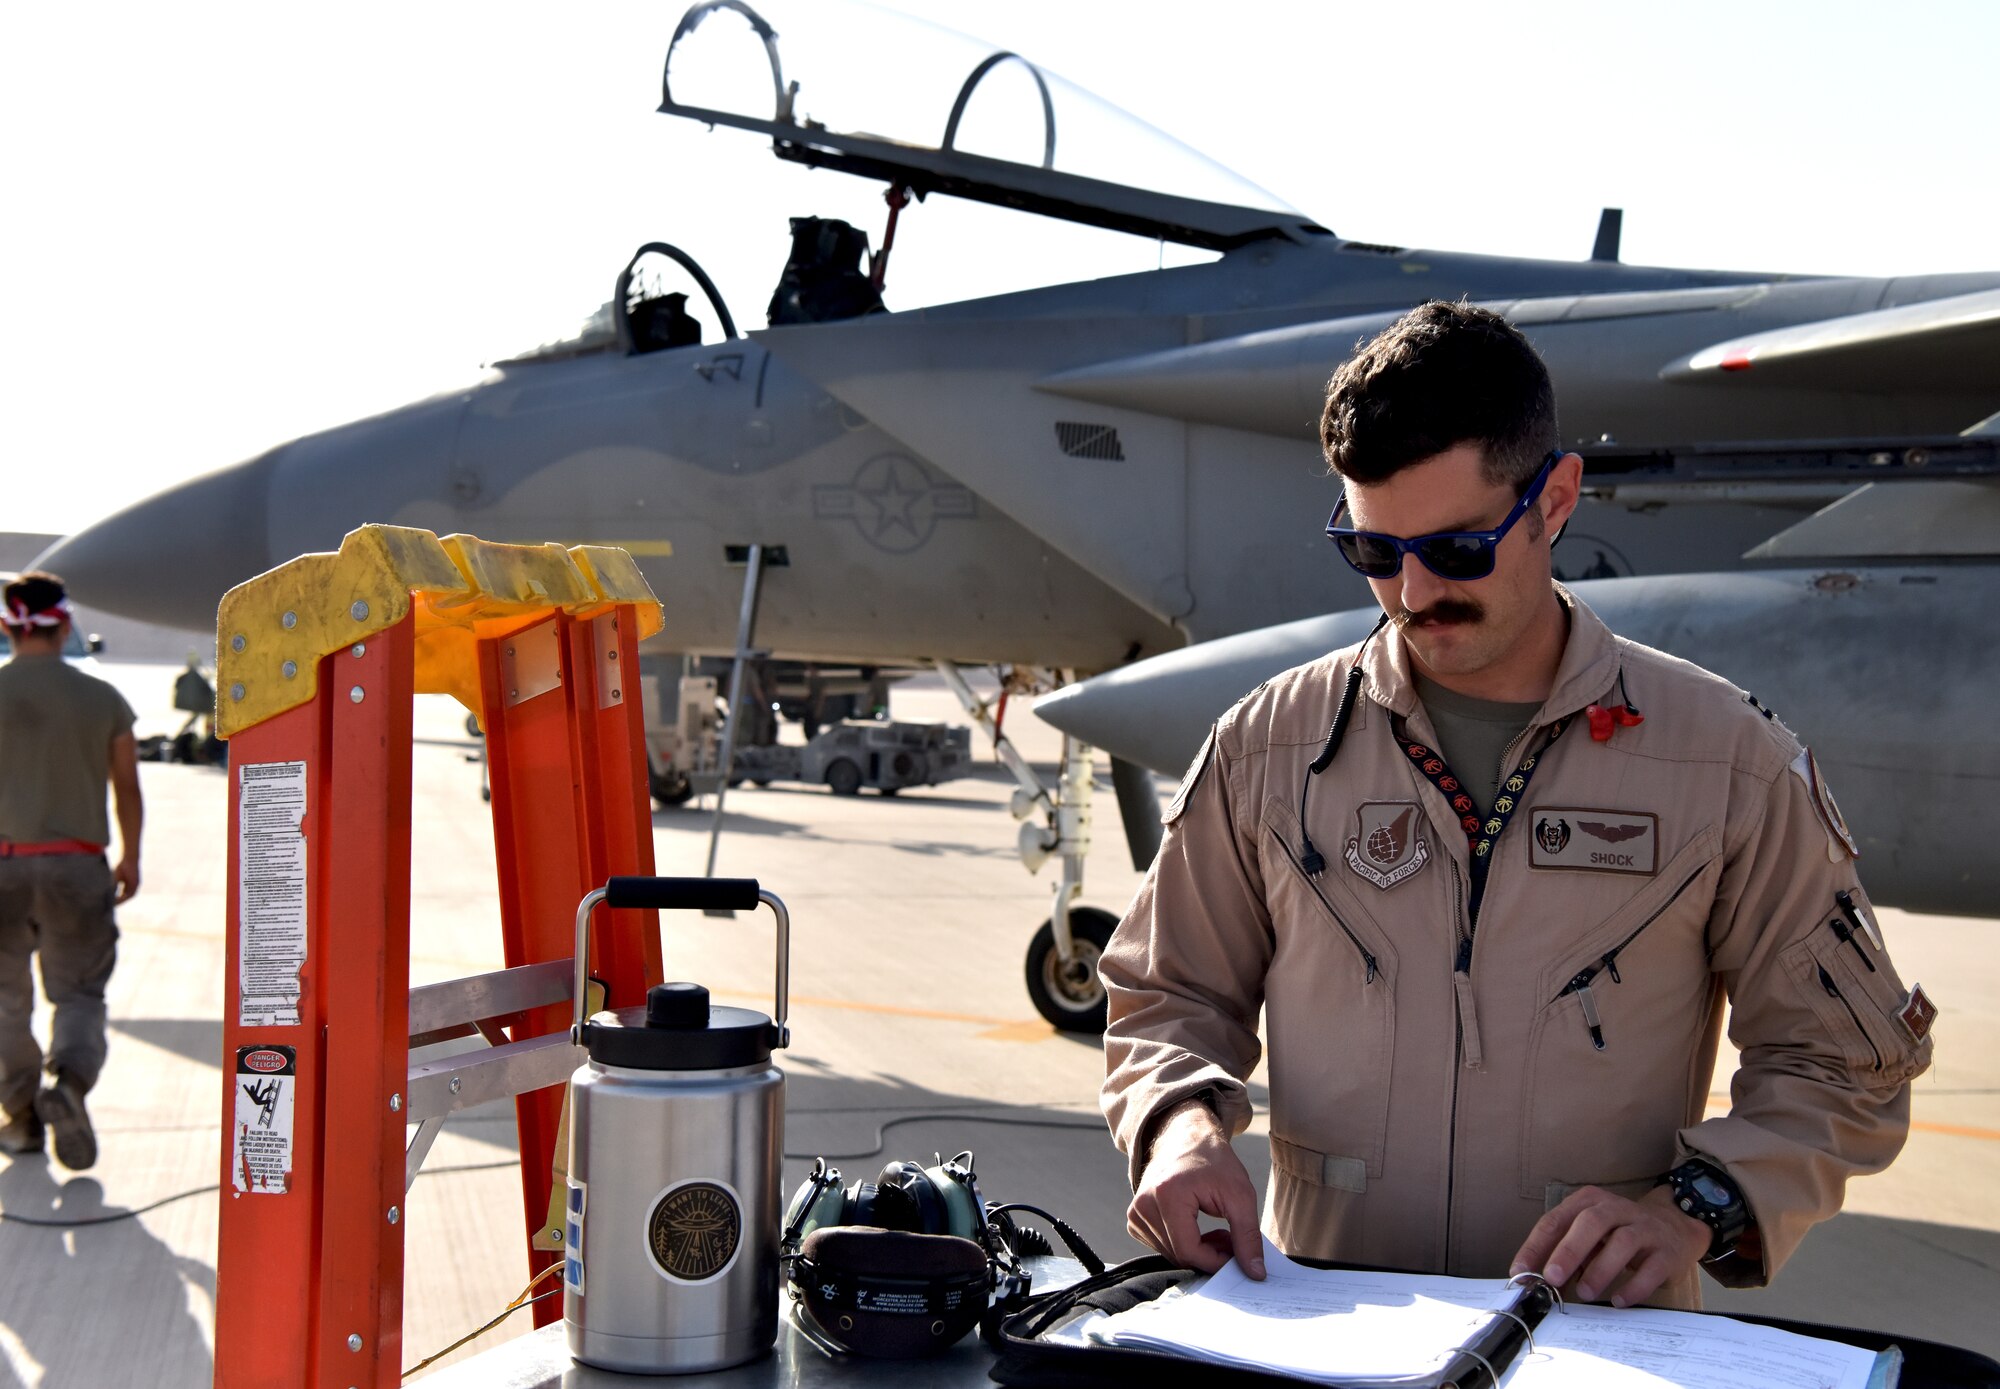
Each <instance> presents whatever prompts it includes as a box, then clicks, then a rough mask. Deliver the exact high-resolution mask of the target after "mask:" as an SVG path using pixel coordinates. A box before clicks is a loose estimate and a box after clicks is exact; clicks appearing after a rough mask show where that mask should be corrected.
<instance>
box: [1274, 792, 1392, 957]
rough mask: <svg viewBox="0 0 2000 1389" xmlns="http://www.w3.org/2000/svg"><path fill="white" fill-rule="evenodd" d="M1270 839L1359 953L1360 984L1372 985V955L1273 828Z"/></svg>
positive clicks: (1281, 836) (1290, 847)
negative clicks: (1363, 973)
mask: <svg viewBox="0 0 2000 1389" xmlns="http://www.w3.org/2000/svg"><path fill="white" fill-rule="evenodd" d="M1271 837H1272V838H1273V839H1275V840H1276V841H1277V842H1278V849H1279V851H1280V852H1282V853H1283V854H1284V856H1285V860H1286V862H1288V863H1290V864H1291V865H1292V867H1293V868H1294V869H1296V870H1297V871H1298V875H1299V879H1300V881H1302V882H1303V883H1305V885H1306V886H1307V887H1309V888H1311V889H1312V895H1313V896H1314V897H1316V898H1318V899H1319V904H1320V906H1321V907H1322V908H1324V909H1325V911H1326V914H1327V916H1328V917H1329V918H1330V919H1331V920H1332V922H1333V924H1334V925H1336V926H1338V927H1339V928H1340V933H1341V934H1342V935H1343V936H1346V937H1347V939H1348V942H1349V943H1350V944H1351V945H1353V947H1354V948H1355V949H1356V950H1357V951H1359V952H1360V953H1361V963H1362V965H1363V967H1364V968H1365V969H1366V970H1367V975H1366V977H1365V978H1363V979H1362V981H1361V982H1362V983H1363V984H1364V985H1366V984H1372V983H1374V982H1375V975H1376V973H1377V968H1376V964H1375V956H1374V953H1373V952H1372V951H1370V950H1369V949H1368V947H1367V946H1365V945H1363V944H1362V943H1361V937H1359V936H1357V935H1355V934H1354V932H1353V931H1352V930H1351V929H1350V928H1349V927H1348V924H1347V923H1346V922H1345V921H1342V920H1341V919H1340V913H1339V912H1337V911H1335V910H1334V909H1333V903H1331V902H1329V901H1327V900H1326V894H1325V893H1323V892H1321V891H1320V890H1319V884H1318V883H1316V882H1314V881H1313V880H1312V874H1310V873H1308V872H1306V870H1305V865H1303V864H1301V863H1300V862H1299V860H1298V856H1297V855H1296V854H1294V853H1293V852H1292V846H1291V845H1289V844H1287V843H1286V842H1285V836H1284V835H1282V834H1280V833H1278V831H1277V829H1276V827H1275V826H1274V827H1272V828H1271Z"/></svg>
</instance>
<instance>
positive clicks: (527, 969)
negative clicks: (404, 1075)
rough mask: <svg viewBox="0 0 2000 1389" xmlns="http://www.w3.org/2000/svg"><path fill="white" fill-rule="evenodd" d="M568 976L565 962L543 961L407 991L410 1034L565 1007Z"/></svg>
mask: <svg viewBox="0 0 2000 1389" xmlns="http://www.w3.org/2000/svg"><path fill="white" fill-rule="evenodd" d="M573 972H574V971H573V967H572V965H571V962H570V961H568V960H544V961H543V962H542V963H540V964H536V965H521V966H518V967H517V968H514V969H502V970H495V971H494V972H493V973H491V974H468V975H466V976H465V978H463V979H447V980H445V982H444V983H442V984H426V985H424V986H423V987H422V988H420V989H411V990H410V1035H411V1036H412V1037H419V1036H422V1035H423V1034H425V1033H427V1032H443V1031H445V1030H446V1029H448V1028H459V1027H465V1026H467V1025H468V1024H471V1023H477V1022H483V1021H485V1020H486V1019H488V1018H504V1017H507V1016H509V1015H510V1014H514V1013H522V1012H526V1011H527V1010H528V1009H530V1008H541V1007H544V1006H546V1005H548V1004H551V1003H567V1002H569V1001H570V998H571V992H570V990H571V988H572V987H573V986H572V983H571V975H572V974H573Z"/></svg>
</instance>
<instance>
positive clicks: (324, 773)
mask: <svg viewBox="0 0 2000 1389" xmlns="http://www.w3.org/2000/svg"><path fill="white" fill-rule="evenodd" d="M660 627H661V616H660V605H659V603H658V602H657V601H656V600H655V599H654V597H653V594H652V590H651V589H650V588H649V587H648V586H647V584H646V581H645V579H644V577H643V576H641V574H640V573H639V569H638V566H637V565H635V564H634V563H633V561H632V558H631V556H630V555H628V554H626V553H625V552H624V551H623V550H617V549H609V548H603V547H596V546H587V545H586V546H578V547H576V548H575V549H570V550H565V549H563V548H562V547H560V546H557V545H496V544H488V543H486V542H483V541H479V540H475V539H472V538H471V537H469V536H447V537H445V538H444V539H443V540H440V539H439V538H438V537H437V536H435V535H433V534H431V533H430V532H429V531H423V530H411V529H407V528H403V527H397V526H364V527H362V528H361V529H360V530H357V531H354V532H353V533H351V534H350V535H348V537H347V538H346V539H345V540H344V541H342V542H341V547H340V551H339V553H338V554H313V555H303V556H301V557H299V558H298V559H295V560H293V561H291V562H290V563H289V564H286V565H283V566H281V567H280V568H277V569H274V570H272V571H271V572H270V573H268V574H264V575H262V576H261V577H259V578H256V579H252V580H251V581H250V582H248V583H245V584H243V585H240V586H239V587H237V588H235V589H232V590H231V591H230V592H229V594H228V596H227V597H225V598H224V599H223V601H222V607H221V610H220V613H219V615H218V625H217V657H218V658H217V663H216V664H217V681H216V684H217V692H218V696H219V698H218V701H217V702H218V705H219V710H218V716H217V722H218V724H219V725H220V731H221V733H222V735H223V736H224V737H226V738H228V739H229V763H230V767H229V788H230V813H229V874H230V882H231V886H232V891H231V894H230V905H229V966H228V968H229V977H228V981H227V1000H226V1004H225V1007H226V1013H225V1016H224V1019H223V1049H224V1050H223V1069H224V1083H225V1090H224V1094H223V1100H222V1120H223V1126H224V1130H225V1132H226V1134H227V1139H226V1141H225V1142H224V1143H223V1145H222V1156H223V1173H222V1194H223V1199H222V1202H221V1215H220V1252H219V1258H218V1262H217V1268H216V1307H215V1323H216V1326H215V1383H216V1384H217V1385H218V1386H224V1387H226V1389H251V1386H257V1387H258V1389H263V1386H272V1387H273V1389H275V1387H276V1386H285V1387H286V1389H296V1387H297V1386H310V1389H346V1386H355V1387H356V1389H360V1386H378V1387H379V1386H388V1385H394V1384H396V1383H398V1382H399V1381H400V1379H401V1377H402V1363H401V1362H402V1320H403V1235H404V1228H405V1226H404V1224H403V1218H402V1216H403V1209H404V1205H405V1201H404V1195H405V1192H406V1191H407V1190H408V1188H409V1185H410V1183H411V1182H412V1181H413V1180H414V1179H415V1177H416V1173H417V1169H418V1167H419V1166H420V1165H421V1163H422V1161H423V1157H424V1153H425V1152H426V1151H427V1150H428V1148H429V1146H430V1143H431V1140H432V1139H433V1138H434V1137H435V1136H436V1134H437V1131H438V1129H439V1127H440V1126H441V1125H442V1124H443V1122H444V1120H445V1118H446V1117H447V1116H448V1115H450V1114H451V1113H453V1112H455V1111H457V1110H460V1109H464V1108H467V1107H469V1106H471V1105H475V1104H480V1103H484V1102H486V1101H489V1100H493V1099H497V1098H500V1097H503V1096H508V1095H512V1096H515V1097H516V1101H515V1102H516V1107H517V1115H518V1119H519V1128H520V1144H521V1199H522V1211H523V1225H522V1233H523V1237H524V1239H525V1240H526V1242H527V1250H526V1252H527V1255H528V1268H529V1272H530V1273H539V1272H541V1271H542V1270H544V1269H546V1268H547V1267H548V1266H549V1265H550V1264H552V1263H554V1262H555V1261H556V1259H557V1258H558V1257H559V1251H560V1249H561V1230H562V1222H561V1220H560V1219H555V1218H552V1216H551V1205H550V1198H551V1187H552V1174H553V1169H554V1165H555V1161H556V1160H557V1159H558V1157H559V1156H560V1154H559V1151H558V1144H559V1142H560V1141H561V1139H560V1134H559V1128H560V1123H561V1119H562V1106H563V1095H564V1091H563V1089H562V1084H563V1082H565V1081H566V1080H567V1079H568V1078H569V1075H570V1072H571V1071H573V1070H574V1069H575V1068H576V1066H577V1065H579V1064H580V1062H581V1058H582V1055H583V1053H582V1051H581V1049H579V1048H573V1047H571V1045H570V1043H569V1023H570V1009H571V999H572V997H573V987H574V986H573V984H572V982H571V975H570V964H571V955H572V951H573V937H574V931H575V925H574V923H575V914H576V907H577V903H578V901H579V900H580V899H581V898H582V897H583V896H584V894H585V893H587V892H589V891H590V890H591V889H592V888H595V887H598V886H600V885H602V884H603V883H604V882H605V881H606V879H608V878H611V877H613V876H616V875H627V874H636V875H651V873H652V871H653V836H652V817H651V814H650V804H649V801H648V798H647V786H646V774H645V765H646V763H645V748H644V743H643V738H644V730H643V727H642V725H641V709H640V706H641V703H642V701H641V700H640V698H639V694H638V689H639V687H638V685H637V684H636V683H635V682H636V679H637V676H638V649H639V642H640V641H641V640H642V639H644V638H645V637H649V636H651V635H653V634H654V633H655V632H657V631H659V630H660ZM420 693H444V694H451V695H454V696H456V697H457V698H458V699H459V701H460V702H461V703H463V704H464V705H465V706H466V707H467V708H468V709H470V710H472V711H473V712H475V713H477V714H478V715H479V720H480V724H481V726H482V727H483V728H484V729H485V730H486V740H487V755H488V758H489V763H490V774H491V778H492V787H493V802H492V808H493V840H494V849H495V856H496V859H497V863H498V876H499V889H500V921H501V932H502V935H503V938H504V946H505V959H506V962H507V965H508V968H507V969H505V970H501V971H499V972H497V973H493V974H486V975H479V976H475V977H471V978H466V979H458V980H453V981H451V982H449V983H445V984H437V985H431V986H427V987H423V988H419V989H417V990H416V991H415V992H412V991H411V990H410V988H409V974H410V968H409V967H410V841H411V833H410V831H411V825H410V741H411V714H412V709H411V697H412V696H413V695H415V694H420ZM591 929H592V932H593V934H592V936H591V962H592V966H593V973H594V975H595V977H596V978H597V979H598V980H600V981H601V982H602V983H603V984H604V986H605V990H606V994H607V1002H606V1004H605V1005H604V1006H609V1007H624V1006H627V1005H631V1004H638V1003H643V1002H644V1001H645V993H646V990H647V988H649V987H650V986H651V985H653V984H657V983H659V982H660V980H661V962H660V944H659V939H660V938H659V929H658V921H657V917H656V915H655V914H654V913H653V912H650V911H602V912H599V913H598V914H597V917H596V920H595V922H594V923H593V925H592V928H591ZM593 992H595V990H594V989H593ZM593 1002H595V1001H594V1000H593ZM475 1031H476V1032H477V1033H479V1034H480V1035H482V1036H484V1038H485V1039H486V1041H487V1042H488V1043H489V1044H490V1046H489V1047H487V1048H486V1049H483V1050H475V1051H472V1052H466V1053H461V1054H459V1055H455V1056H449V1057H445V1058H443V1059H441V1060H429V1061H424V1062H421V1063H419V1064H418V1065H416V1066H414V1067H413V1066H411V1064H410V1050H411V1047H412V1046H420V1045H423V1044H425V1043H429V1042H436V1041H442V1040H447V1039H450V1038H453V1037H460V1036H469V1035H472V1034H473V1033H474V1032H475ZM411 1125H415V1126H416V1128H415V1130H414V1134H413V1133H412V1131H411V1128H410V1126H411ZM559 1311H560V1307H559V1305H558V1304H557V1303H556V1302H554V1301H548V1302H543V1303H539V1304H537V1305H536V1307H535V1308H534V1313H535V1319H536V1321H537V1322H538V1323H543V1322H547V1321H550V1320H553V1319H554V1318H555V1316H557V1315H558V1314H559Z"/></svg>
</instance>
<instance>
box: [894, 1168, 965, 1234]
mask: <svg viewBox="0 0 2000 1389" xmlns="http://www.w3.org/2000/svg"><path fill="white" fill-rule="evenodd" d="M877 1181H878V1182H879V1183H880V1185H881V1186H883V1187H895V1188H897V1189H899V1190H900V1191H902V1192H903V1193H904V1194H905V1196H906V1197H907V1199H908V1202H909V1203H911V1204H913V1205H914V1206H915V1208H916V1214H917V1221H916V1230H915V1233H917V1234H920V1235H948V1234H955V1233H957V1232H956V1231H955V1230H953V1229H952V1224H951V1208H950V1207H949V1206H948V1205H947V1204H946V1202H945V1195H944V1193H943V1192H942V1191H940V1190H938V1186H937V1183H936V1182H934V1181H932V1180H931V1176H930V1173H928V1172H926V1171H924V1169H923V1168H921V1167H919V1166H917V1164H916V1163H914V1162H892V1163H890V1164H888V1165H887V1166H886V1167H884V1168H883V1169H882V1175H881V1176H880V1177H879V1178H877Z"/></svg>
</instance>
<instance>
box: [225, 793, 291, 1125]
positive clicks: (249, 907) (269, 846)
mask: <svg viewBox="0 0 2000 1389" xmlns="http://www.w3.org/2000/svg"><path fill="white" fill-rule="evenodd" d="M240 786H241V791H240V793H239V800H238V803H237V830H236V833H237V845H236V847H237V870H236V871H237V880H236V914H237V922H238V930H239V931H240V932H241V937H240V939H239V940H238V942H237V945H238V950H237V961H238V971H239V973H238V977H237V985H238V992H239V994H240V996H241V1003H240V1010H239V1016H238V1017H237V1023H238V1025H239V1026H242V1027H288V1026H294V1025H296V1024H297V1023H298V1021H299V971H300V970H302V969H303V968H305V963H306V838H305V816H306V764H305V763H303V762H253V763H250V764H248V765H246V766H245V767H244V768H243V769H242V779H241V782H240ZM288 1132H289V1129H288ZM289 1141H290V1140H289V1138H288V1139H287V1143H289Z"/></svg>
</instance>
